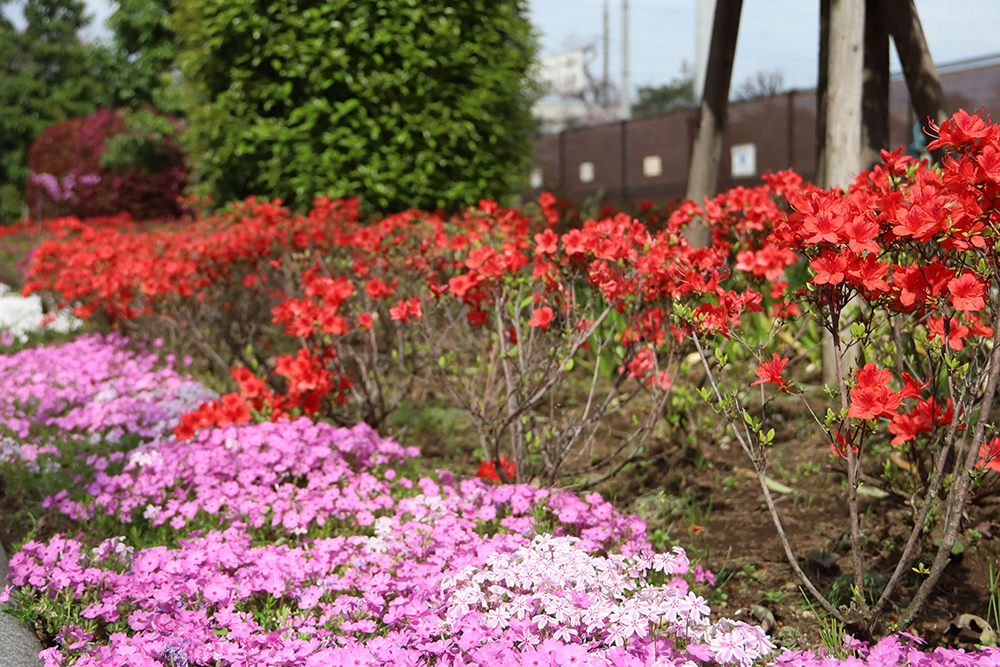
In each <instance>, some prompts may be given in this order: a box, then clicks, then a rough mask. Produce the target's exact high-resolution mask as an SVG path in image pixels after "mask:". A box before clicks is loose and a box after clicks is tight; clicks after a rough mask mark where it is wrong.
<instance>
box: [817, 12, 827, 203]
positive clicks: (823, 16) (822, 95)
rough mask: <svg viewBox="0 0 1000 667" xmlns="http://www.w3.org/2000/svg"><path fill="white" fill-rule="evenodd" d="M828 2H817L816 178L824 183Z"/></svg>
mask: <svg viewBox="0 0 1000 667" xmlns="http://www.w3.org/2000/svg"><path fill="white" fill-rule="evenodd" d="M829 70H830V0H819V72H817V76H816V177H815V178H814V179H813V182H815V183H817V184H821V183H826V173H825V172H824V169H825V168H826V82H827V80H828V79H829V78H830V71H829Z"/></svg>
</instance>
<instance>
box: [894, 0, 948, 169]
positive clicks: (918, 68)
mask: <svg viewBox="0 0 1000 667" xmlns="http://www.w3.org/2000/svg"><path fill="white" fill-rule="evenodd" d="M881 5H882V20H883V22H884V24H885V26H886V28H887V29H888V31H889V34H890V35H892V41H893V42H895V43H896V53H897V54H898V55H899V62H900V63H901V64H902V65H903V75H904V76H905V77H906V87H907V89H908V90H909V91H910V100H911V101H912V103H913V110H914V111H915V112H916V114H917V122H918V123H920V125H921V126H923V127H925V128H926V127H927V121H928V119H930V120H932V121H934V122H935V123H937V124H938V125H940V124H941V123H943V122H944V121H945V120H946V118H947V116H946V115H945V113H946V112H945V101H944V91H943V90H942V89H941V78H940V77H939V76H938V72H937V67H935V66H934V60H933V59H932V58H931V52H930V49H928V48H927V40H926V38H925V37H924V29H923V26H921V24H920V16H919V15H918V14H917V7H916V5H915V4H914V2H913V0H882V2H881ZM933 155H934V159H935V160H937V161H939V162H940V161H941V158H943V157H944V153H943V149H942V150H938V151H935V152H934V153H933Z"/></svg>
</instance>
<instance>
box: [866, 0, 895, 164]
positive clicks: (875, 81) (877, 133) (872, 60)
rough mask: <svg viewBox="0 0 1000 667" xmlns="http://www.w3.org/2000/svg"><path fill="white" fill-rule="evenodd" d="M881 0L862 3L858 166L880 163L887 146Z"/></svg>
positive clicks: (885, 55) (886, 47)
mask: <svg viewBox="0 0 1000 667" xmlns="http://www.w3.org/2000/svg"><path fill="white" fill-rule="evenodd" d="M881 5H882V0H865V42H864V54H865V55H864V68H865V69H864V82H863V87H862V102H861V167H862V168H863V169H870V168H871V167H873V166H874V165H876V164H879V163H880V162H881V151H882V149H883V148H890V146H889V31H888V30H887V29H886V27H885V22H884V21H883V19H882V12H881Z"/></svg>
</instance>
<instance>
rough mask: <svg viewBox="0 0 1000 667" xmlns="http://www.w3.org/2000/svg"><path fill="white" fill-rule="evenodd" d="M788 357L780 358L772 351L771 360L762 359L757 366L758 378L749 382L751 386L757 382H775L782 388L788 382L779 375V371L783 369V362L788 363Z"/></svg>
mask: <svg viewBox="0 0 1000 667" xmlns="http://www.w3.org/2000/svg"><path fill="white" fill-rule="evenodd" d="M788 361H789V360H788V359H782V358H781V357H779V356H778V354H777V353H774V355H773V358H772V359H771V361H762V362H760V365H759V366H757V377H759V378H760V379H759V380H757V381H756V382H754V383H751V385H750V386H751V387H753V386H756V385H758V384H764V383H765V382H766V383H768V384H776V385H778V387H780V388H782V389H784V388H785V387H787V386H788V382H786V381H785V378H783V377H781V372H782V371H783V370H784V369H785V364H787V363H788Z"/></svg>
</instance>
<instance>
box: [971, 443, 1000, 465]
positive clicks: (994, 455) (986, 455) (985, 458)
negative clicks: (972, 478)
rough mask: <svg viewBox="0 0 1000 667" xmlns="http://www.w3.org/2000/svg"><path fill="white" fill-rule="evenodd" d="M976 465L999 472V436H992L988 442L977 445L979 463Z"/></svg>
mask: <svg viewBox="0 0 1000 667" xmlns="http://www.w3.org/2000/svg"><path fill="white" fill-rule="evenodd" d="M977 465H978V466H979V467H981V468H989V469H990V470H995V471H996V472H1000V437H997V438H993V439H992V440H990V441H989V442H988V443H983V444H982V445H980V446H979V463H978V464H977Z"/></svg>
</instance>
